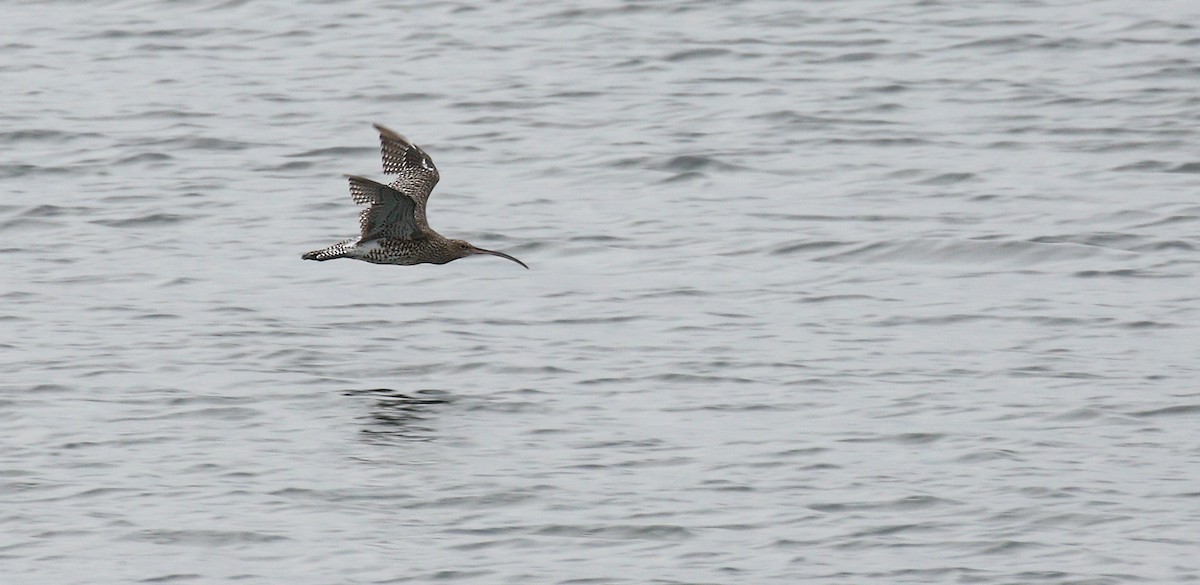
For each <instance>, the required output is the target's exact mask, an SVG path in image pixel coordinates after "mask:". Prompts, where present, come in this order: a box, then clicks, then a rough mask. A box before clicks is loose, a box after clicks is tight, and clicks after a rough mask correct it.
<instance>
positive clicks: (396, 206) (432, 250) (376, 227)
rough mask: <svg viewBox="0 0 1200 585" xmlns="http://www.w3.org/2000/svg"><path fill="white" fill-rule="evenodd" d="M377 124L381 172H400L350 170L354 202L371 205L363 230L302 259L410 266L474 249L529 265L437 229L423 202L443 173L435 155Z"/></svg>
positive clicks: (468, 253)
mask: <svg viewBox="0 0 1200 585" xmlns="http://www.w3.org/2000/svg"><path fill="white" fill-rule="evenodd" d="M375 129H376V130H378V131H379V141H380V142H381V143H382V145H383V172H384V173H387V174H389V175H399V177H398V178H397V179H396V180H395V181H393V182H392V184H391V185H384V184H382V183H376V182H375V181H372V180H370V179H367V178H363V177H359V176H356V175H348V178H349V179H350V196H351V197H352V198H353V199H354V202H355V203H358V204H359V205H362V204H366V205H368V207H367V208H366V209H364V210H362V213H360V214H359V216H358V226H359V228H360V231H361V234H360V235H359V237H357V238H353V239H349V240H346V241H344V242H339V243H337V244H334V245H332V246H329V247H328V248H322V249H320V250H313V251H312V252H309V253H307V254H305V255H304V256H302V258H303V259H305V260H317V261H319V262H324V261H326V260H334V259H337V258H352V259H354V260H363V261H366V262H371V263H374V264H400V265H403V266H411V265H413V264H424V263H429V264H445V263H447V262H451V261H453V260H458V259H459V258H465V257H467V256H472V255H475V254H490V255H492V256H499V257H501V258H507V259H509V260H512V261H513V262H516V263H517V264H520V265H521V266H525V263H524V262H521V261H520V260H517V259H516V258H513V257H512V256H509V255H508V254H505V253H504V252H496V251H494V250H485V249H483V248H479V247H477V246H473V245H471V244H470V243H468V242H466V241H465V240H452V239H450V238H447V237H445V236H443V235H442V234H439V233H437V232H435V231H433V228H431V227H429V222H427V221H426V220H425V203H426V202H427V201H429V194H430V193H431V192H432V191H433V187H434V186H435V185H437V182H438V179H439V178H440V175H439V174H438V170H437V167H435V166H433V159H431V158H429V155H428V154H425V151H424V150H421V147H419V146H417V145H415V144H413V143H412V142H410V141H409V140H408V139H407V138H405V137H403V136H401V135H400V134H399V133H397V132H393V131H392V130H389V129H387V128H384V127H383V126H380V125H379V124H375ZM525 268H529V267H528V266H525Z"/></svg>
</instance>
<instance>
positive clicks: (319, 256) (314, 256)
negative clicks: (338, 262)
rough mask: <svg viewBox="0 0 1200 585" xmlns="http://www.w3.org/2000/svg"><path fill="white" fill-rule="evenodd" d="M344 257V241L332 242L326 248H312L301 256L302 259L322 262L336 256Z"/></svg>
mask: <svg viewBox="0 0 1200 585" xmlns="http://www.w3.org/2000/svg"><path fill="white" fill-rule="evenodd" d="M345 257H346V243H345V242H342V243H340V244H334V245H332V246H330V247H328V248H321V249H320V250H313V251H312V252H309V253H307V254H305V255H303V256H301V258H302V259H304V260H316V261H317V262H324V261H326V260H334V259H337V258H345Z"/></svg>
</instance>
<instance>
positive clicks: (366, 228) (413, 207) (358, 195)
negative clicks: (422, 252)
mask: <svg viewBox="0 0 1200 585" xmlns="http://www.w3.org/2000/svg"><path fill="white" fill-rule="evenodd" d="M347 178H348V179H350V196H351V197H353V198H354V202H355V203H358V204H359V205H363V204H367V205H369V206H370V207H367V208H366V209H364V210H362V213H361V214H359V216H358V225H359V228H360V229H361V230H362V237H361V238H360V239H359V241H360V242H365V241H367V240H373V239H376V238H401V239H406V240H407V239H414V238H420V237H422V236H423V230H422V229H421V227H420V226H419V225H418V222H417V219H416V212H417V202H416V201H413V199H412V198H411V197H409V196H408V194H406V193H402V192H400V191H397V190H395V189H393V188H391V187H389V186H387V185H383V184H380V183H376V182H375V181H372V180H370V179H367V178H364V177H358V176H354V175H348V176H347Z"/></svg>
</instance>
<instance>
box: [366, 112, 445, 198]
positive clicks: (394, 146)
mask: <svg viewBox="0 0 1200 585" xmlns="http://www.w3.org/2000/svg"><path fill="white" fill-rule="evenodd" d="M375 129H376V130H378V131H379V142H380V143H381V144H382V145H383V172H385V173H387V174H389V175H400V176H399V177H398V178H397V179H396V180H395V181H394V182H392V184H391V187H392V188H393V189H395V190H397V191H400V192H402V193H404V194H406V195H408V196H409V197H412V199H413V201H416V202H417V204H418V205H420V206H421V207H424V206H425V202H426V201H428V200H429V194H430V193H431V192H433V187H434V185H437V182H438V179H439V178H441V175H439V174H438V170H437V167H435V166H433V159H431V158H429V155H428V154H425V151H424V150H421V147H419V146H417V145H415V144H413V143H412V142H411V141H409V139H407V138H405V137H404V136H401V135H400V133H398V132H394V131H392V130H389V129H388V128H385V127H383V126H381V125H379V124H375Z"/></svg>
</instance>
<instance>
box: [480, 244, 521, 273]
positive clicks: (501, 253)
mask: <svg viewBox="0 0 1200 585" xmlns="http://www.w3.org/2000/svg"><path fill="white" fill-rule="evenodd" d="M471 251H472V252H475V253H476V254H491V255H492V256H499V257H501V258H507V259H509V260H512V261H513V262H516V263H517V264H520V265H521V266H525V263H524V262H521V261H520V260H517V259H516V258H513V257H512V256H509V255H508V254H505V253H504V252H497V251H495V250H484V249H483V248H478V247H475V246H471ZM525 270H529V267H528V266H525Z"/></svg>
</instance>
